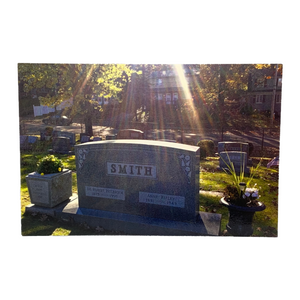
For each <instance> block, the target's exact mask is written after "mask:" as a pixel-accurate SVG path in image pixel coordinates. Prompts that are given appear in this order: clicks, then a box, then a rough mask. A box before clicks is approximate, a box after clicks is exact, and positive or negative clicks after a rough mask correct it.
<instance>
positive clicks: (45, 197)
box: [26, 169, 72, 207]
mask: <svg viewBox="0 0 300 300" xmlns="http://www.w3.org/2000/svg"><path fill="white" fill-rule="evenodd" d="M26 182H27V186H28V190H29V196H30V200H31V203H32V204H35V205H38V206H43V207H54V206H56V205H58V204H60V203H62V202H64V201H65V200H67V199H69V198H70V197H71V196H72V171H71V170H68V169H64V170H62V172H59V173H53V174H46V175H41V174H39V173H38V172H32V173H30V174H28V175H27V176H26Z"/></svg>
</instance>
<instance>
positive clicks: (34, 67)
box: [18, 64, 132, 136]
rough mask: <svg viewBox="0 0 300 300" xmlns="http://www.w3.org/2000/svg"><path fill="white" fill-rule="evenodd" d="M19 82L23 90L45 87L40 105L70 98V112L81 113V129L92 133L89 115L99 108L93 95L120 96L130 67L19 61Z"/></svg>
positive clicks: (128, 75) (73, 113)
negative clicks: (26, 62)
mask: <svg viewBox="0 0 300 300" xmlns="http://www.w3.org/2000/svg"><path fill="white" fill-rule="evenodd" d="M18 67H19V81H23V82H24V91H26V92H28V91H30V90H32V89H39V88H43V87H46V88H49V89H50V92H49V93H48V94H47V96H45V97H40V102H41V103H42V104H43V105H48V106H52V107H55V106H57V105H58V104H60V103H61V102H62V101H64V100H68V99H70V98H71V99H73V105H72V110H71V115H75V114H78V113H79V114H81V115H82V116H83V118H84V123H85V132H86V134H88V135H90V136H92V135H93V128H92V116H93V115H94V113H95V112H99V111H101V106H100V105H99V103H98V101H96V100H97V97H105V98H108V97H114V98H116V99H119V98H121V97H122V96H123V94H122V90H123V88H124V87H125V86H126V85H127V84H128V82H129V81H130V76H131V73H132V71H131V69H130V68H129V67H128V66H127V65H124V64H101V65H98V64H90V65H88V64H19V66H18Z"/></svg>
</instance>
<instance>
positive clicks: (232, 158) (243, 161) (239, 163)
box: [219, 151, 250, 173]
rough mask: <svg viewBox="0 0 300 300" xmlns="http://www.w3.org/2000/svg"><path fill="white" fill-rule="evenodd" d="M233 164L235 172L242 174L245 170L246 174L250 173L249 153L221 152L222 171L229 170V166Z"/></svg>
mask: <svg viewBox="0 0 300 300" xmlns="http://www.w3.org/2000/svg"><path fill="white" fill-rule="evenodd" d="M230 162H232V163H233V166H234V170H235V172H237V173H240V171H241V170H244V172H245V173H249V171H250V170H249V168H248V167H247V153H246V152H241V151H230V152H220V162H219V163H220V169H228V166H227V165H230Z"/></svg>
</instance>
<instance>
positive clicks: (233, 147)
mask: <svg viewBox="0 0 300 300" xmlns="http://www.w3.org/2000/svg"><path fill="white" fill-rule="evenodd" d="M231 151H241V152H246V153H247V155H248V156H249V144H248V143H240V142H219V143H218V153H220V152H231Z"/></svg>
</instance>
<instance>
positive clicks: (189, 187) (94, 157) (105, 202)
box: [75, 140, 199, 221]
mask: <svg viewBox="0 0 300 300" xmlns="http://www.w3.org/2000/svg"><path fill="white" fill-rule="evenodd" d="M75 155H76V167H77V185H78V198H79V206H80V207H82V208H92V209H99V210H105V211H114V212H121V213H128V214H135V215H141V216H151V217H157V218H163V219H170V220H189V221H191V220H195V218H196V216H197V214H198V212H199V148H198V147H194V146H188V145H182V144H175V143H166V142H156V141H144V140H143V141H137V140H122V141H121V140H115V141H102V142H92V143H85V144H83V145H76V146H75Z"/></svg>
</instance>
